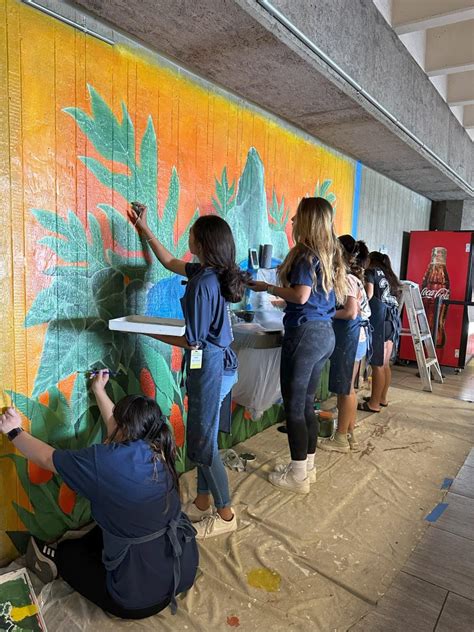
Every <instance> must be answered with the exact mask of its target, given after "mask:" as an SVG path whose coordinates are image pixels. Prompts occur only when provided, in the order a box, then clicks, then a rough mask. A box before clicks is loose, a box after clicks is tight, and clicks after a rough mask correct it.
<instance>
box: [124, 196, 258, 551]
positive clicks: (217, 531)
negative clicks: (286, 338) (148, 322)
mask: <svg viewBox="0 0 474 632" xmlns="http://www.w3.org/2000/svg"><path fill="white" fill-rule="evenodd" d="M137 208H138V213H137V212H136V210H135V209H137ZM131 219H132V221H133V222H134V224H135V225H136V226H137V228H138V230H139V231H140V233H141V234H142V236H143V237H144V239H146V241H147V242H148V244H149V246H150V248H151V249H152V251H153V253H154V254H155V256H156V257H157V258H158V260H159V261H160V263H161V264H162V265H164V266H165V268H167V269H168V270H170V271H171V272H174V273H175V274H180V275H182V276H186V277H187V278H188V283H187V286H186V291H185V293H184V296H183V298H182V299H181V306H182V308H183V314H184V319H185V324H186V331H185V334H184V336H153V337H154V338H156V339H158V340H161V341H162V342H165V343H167V344H170V345H174V346H177V347H181V348H183V349H184V350H185V363H186V388H187V393H188V418H187V427H186V439H187V451H188V457H189V458H190V459H191V461H194V462H195V463H196V464H197V466H198V467H197V470H198V475H197V496H196V498H195V500H194V501H192V502H190V503H188V504H187V505H186V508H185V511H186V513H187V514H188V515H189V517H190V519H191V520H192V521H193V522H194V523H195V525H194V526H195V527H196V530H197V538H202V539H204V538H208V537H212V536H217V535H221V534H224V533H229V532H231V531H235V530H236V529H237V519H236V517H235V512H234V511H233V509H232V507H231V498H230V493H229V482H228V478H227V472H226V470H225V468H224V465H223V464H222V460H221V458H220V455H219V450H218V445H217V436H218V432H219V430H222V431H224V432H230V407H228V414H227V415H222V414H221V407H222V404H223V402H224V400H229V398H230V392H231V389H232V386H233V385H234V384H235V382H236V381H237V357H236V355H235V353H234V352H233V351H232V349H231V346H230V345H231V344H232V342H233V336H232V327H231V322H230V310H229V303H236V302H239V301H240V300H242V297H243V295H244V291H245V285H244V284H245V283H246V282H247V281H248V280H249V278H250V277H249V276H248V275H247V274H245V273H243V272H242V271H241V270H240V269H239V268H238V266H237V265H236V263H235V243H234V238H233V236H232V231H231V230H230V227H229V225H228V224H227V222H225V221H224V220H223V219H222V218H221V217H218V216H217V215H204V216H202V217H200V218H199V219H197V221H196V222H195V223H194V224H193V226H192V228H191V231H190V233H189V250H190V252H191V254H193V255H195V256H196V257H197V258H198V260H199V263H186V262H185V261H182V260H180V259H175V258H174V257H173V256H172V255H171V253H170V252H168V250H166V248H165V247H164V246H163V244H161V243H160V242H159V241H158V239H157V238H156V237H155V235H154V234H153V233H152V232H151V230H150V228H149V226H148V224H147V221H146V208H145V207H144V206H142V205H134V208H133V210H132V212H131ZM192 352H193V354H192V355H191V353H192ZM211 495H212V498H213V500H214V507H215V511H214V510H213V508H212V506H211Z"/></svg>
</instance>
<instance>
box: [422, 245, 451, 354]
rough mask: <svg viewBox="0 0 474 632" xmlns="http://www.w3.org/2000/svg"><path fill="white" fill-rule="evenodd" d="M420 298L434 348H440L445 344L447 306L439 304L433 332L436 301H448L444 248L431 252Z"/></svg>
mask: <svg viewBox="0 0 474 632" xmlns="http://www.w3.org/2000/svg"><path fill="white" fill-rule="evenodd" d="M421 297H422V299H423V304H424V306H425V311H426V317H427V319H428V325H429V327H430V330H431V332H432V333H433V339H434V343H435V346H436V347H439V348H442V347H444V345H445V344H446V316H447V314H448V306H447V305H446V304H445V303H442V304H441V309H440V313H439V320H438V331H436V332H433V325H434V320H435V311H436V299H437V298H444V299H449V277H448V270H447V268H446V248H433V250H432V251H431V263H430V264H429V266H428V269H427V270H426V272H425V276H424V277H423V282H422V284H421Z"/></svg>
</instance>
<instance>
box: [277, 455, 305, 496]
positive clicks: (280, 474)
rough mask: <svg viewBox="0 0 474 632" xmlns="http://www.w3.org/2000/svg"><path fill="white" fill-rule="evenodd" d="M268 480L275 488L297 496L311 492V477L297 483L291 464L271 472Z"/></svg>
mask: <svg viewBox="0 0 474 632" xmlns="http://www.w3.org/2000/svg"><path fill="white" fill-rule="evenodd" d="M268 480H269V481H270V483H271V484H272V485H275V487H281V488H282V489H287V490H288V491H290V492H295V493H296V494H307V493H308V492H309V476H306V478H305V479H304V480H302V481H297V480H296V478H295V477H294V474H293V472H292V469H291V463H289V464H288V465H284V466H283V468H281V466H280V467H279V468H278V469H275V470H274V471H273V472H270V474H269V475H268Z"/></svg>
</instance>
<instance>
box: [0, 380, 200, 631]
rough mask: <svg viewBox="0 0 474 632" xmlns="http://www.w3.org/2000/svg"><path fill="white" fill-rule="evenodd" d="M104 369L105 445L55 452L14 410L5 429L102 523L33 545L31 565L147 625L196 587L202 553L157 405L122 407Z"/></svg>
mask: <svg viewBox="0 0 474 632" xmlns="http://www.w3.org/2000/svg"><path fill="white" fill-rule="evenodd" d="M107 380H108V374H107V372H105V371H101V372H100V373H99V375H98V376H97V377H96V378H95V379H94V382H93V384H92V390H93V391H94V393H95V396H96V399H97V404H98V406H99V410H100V412H101V415H102V419H103V420H104V422H105V424H106V427H107V435H108V438H107V442H106V443H105V444H101V445H93V446H91V447H89V448H84V449H82V450H55V449H54V448H52V447H51V446H49V445H48V444H46V443H44V442H43V441H40V440H39V439H36V438H35V437H32V436H31V435H30V434H28V433H27V432H23V431H22V429H21V418H20V416H19V414H18V413H17V412H16V411H15V409H13V408H9V409H7V411H6V412H5V413H4V414H3V415H0V432H2V433H3V434H6V435H7V436H8V438H9V439H10V440H11V441H12V442H13V444H14V446H15V448H17V450H19V451H20V452H22V453H23V454H24V455H25V456H26V458H27V459H29V460H30V461H32V462H33V463H36V464H37V465H39V466H40V467H43V468H45V469H47V470H50V471H51V472H54V473H57V474H60V476H61V477H62V478H63V479H64V481H65V482H66V483H67V485H69V487H71V489H73V490H75V491H76V492H78V493H79V494H81V495H82V496H84V497H85V498H87V499H88V500H90V502H91V509H92V515H93V517H94V519H95V520H96V522H97V525H98V526H96V527H94V528H93V529H92V530H91V531H89V533H88V534H87V535H85V536H83V537H82V538H79V539H75V540H65V541H63V542H60V543H59V544H58V545H57V547H56V546H55V545H49V546H48V545H46V544H44V543H40V542H39V541H37V540H35V539H33V538H32V539H31V540H30V543H29V546H28V552H27V566H28V567H29V568H30V569H31V570H32V571H33V572H34V573H36V574H37V575H38V576H39V577H40V579H42V580H43V581H45V582H47V581H52V580H53V579H55V577H57V575H58V574H59V575H60V576H61V577H62V578H63V579H64V580H65V581H67V582H68V584H70V586H72V588H74V589H75V590H77V592H79V593H80V594H81V595H83V596H84V597H86V598H87V599H89V600H90V601H92V602H93V603H95V604H96V605H97V606H99V607H100V608H102V609H103V610H105V611H106V612H109V613H110V614H113V615H115V616H117V617H120V618H122V619H142V618H145V617H149V616H151V615H154V614H156V613H158V612H160V611H161V610H163V609H164V608H165V607H166V606H167V605H168V604H171V609H172V611H173V612H175V610H176V599H175V598H176V595H177V594H178V593H180V592H183V591H185V590H188V589H189V588H191V586H192V585H193V582H194V578H195V576H196V570H197V565H198V551H197V545H196V541H195V530H194V529H193V527H192V525H191V523H190V522H189V520H188V518H187V516H186V515H185V514H183V513H182V512H181V503H180V499H179V492H178V477H177V474H176V470H175V465H174V459H175V445H174V440H173V435H172V431H171V430H170V429H169V428H168V426H167V424H166V420H165V419H164V417H163V416H162V414H161V411H160V408H159V406H158V404H157V403H156V402H155V401H154V400H152V399H150V398H148V397H143V396H141V395H129V396H127V397H124V398H123V399H122V400H121V401H120V402H118V403H117V404H116V405H115V407H114V405H113V403H112V401H111V400H110V399H109V397H108V396H107V394H106V392H105V385H106V383H107Z"/></svg>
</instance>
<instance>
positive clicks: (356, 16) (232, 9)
mask: <svg viewBox="0 0 474 632" xmlns="http://www.w3.org/2000/svg"><path fill="white" fill-rule="evenodd" d="M57 2H58V4H59V6H62V5H64V4H65V3H64V0H61V2H59V0H57ZM272 2H273V5H274V7H276V9H278V10H280V11H281V12H282V13H283V14H284V15H285V16H287V17H288V19H289V20H291V23H292V24H293V25H296V27H297V28H298V29H299V32H300V33H301V36H297V35H296V32H295V31H294V30H291V29H289V28H288V27H287V26H286V25H285V24H284V23H282V22H281V21H279V20H278V19H277V18H276V17H275V16H274V15H273V14H272V12H271V11H270V10H269V9H268V5H267V4H265V6H262V4H263V1H260V2H257V1H256V0H199V2H197V3H196V2H195V0H179V2H176V0H142V1H141V3H140V11H136V10H135V9H133V8H131V7H130V3H129V0H75V5H76V7H77V6H78V5H80V6H81V7H83V8H85V9H86V10H89V11H90V12H92V13H93V14H94V15H96V16H98V17H99V18H101V19H104V20H106V21H107V22H109V23H112V24H114V25H115V26H116V27H117V28H118V29H121V30H122V31H123V32H125V33H128V34H129V36H131V37H133V38H135V39H137V40H139V41H141V42H143V43H144V44H145V45H146V46H148V47H150V48H152V49H155V50H158V51H160V52H161V53H163V54H165V55H167V56H168V57H171V58H173V59H175V60H177V61H178V63H179V64H181V65H182V66H184V67H185V68H189V69H190V70H192V71H194V72H195V73H197V74H198V75H200V76H202V77H204V78H206V79H208V80H210V81H212V82H214V83H217V84H218V85H220V86H223V87H224V88H227V89H229V90H231V91H233V92H234V93H236V94H238V95H240V96H241V97H242V98H244V99H246V100H247V101H250V102H253V103H256V104H257V105H259V106H260V107H262V108H265V109H266V110H268V111H270V112H273V113H274V114H276V115H277V116H279V117H280V118H283V119H285V120H287V121H289V122H290V123H292V124H293V125H296V126H297V127H299V128H300V129H302V130H304V131H306V132H308V133H310V134H312V135H313V136H315V137H316V138H319V139H320V140H321V141H323V142H325V143H327V144H328V145H330V146H331V147H334V148H335V149H338V150H340V151H341V152H343V153H345V154H347V155H349V156H351V157H354V158H356V159H358V160H361V161H362V162H363V163H364V164H366V165H367V166H369V167H371V168H372V169H374V170H376V171H378V172H380V173H383V174H384V175H386V176H388V177H389V178H392V179H393V180H395V181H398V182H400V183H401V184H403V185H405V186H407V187H408V188H410V189H413V190H414V191H417V192H419V193H421V194H422V195H425V196H426V197H429V198H430V199H441V200H447V199H464V198H466V197H469V195H472V194H473V188H472V185H473V182H474V146H473V144H472V142H471V140H470V138H469V137H468V135H467V133H466V131H465V130H464V129H463V128H462V127H461V125H460V124H459V122H458V121H457V119H456V118H455V117H454V116H453V114H452V113H451V111H450V110H449V108H448V106H447V104H446V103H445V102H444V101H443V99H442V98H441V96H440V95H439V94H438V92H437V91H436V89H435V88H434V86H433V85H432V84H431V83H430V81H429V79H428V78H427V77H426V75H425V73H424V72H423V70H422V69H421V68H420V67H419V66H418V64H416V62H415V61H414V60H413V59H412V57H411V56H410V54H409V53H408V51H407V49H406V48H405V46H404V45H403V44H402V43H401V42H400V40H399V38H398V36H397V35H396V34H395V33H394V32H393V30H392V29H391V27H390V26H389V25H388V24H387V22H386V21H385V20H384V18H383V17H382V15H381V14H380V13H379V12H378V10H377V8H376V7H375V5H374V4H373V3H372V2H370V1H369V0H317V1H316V0H305V2H294V0H272ZM341 20H342V22H341ZM304 37H307V38H308V39H309V40H310V41H312V42H315V43H317V46H318V47H319V49H320V50H321V51H322V52H323V53H324V54H326V55H327V56H329V57H330V58H331V59H332V62H333V65H330V64H328V62H327V61H326V58H325V57H324V56H321V55H320V54H318V53H316V52H315V51H314V49H312V48H311V47H310V46H308V45H307V44H306V43H305V40H304ZM337 67H339V68H340V69H341V70H342V73H341V72H339V71H336V68H337ZM344 73H346V74H347V75H348V76H350V77H351V79H352V83H351V82H349V81H348V80H347V79H346V78H345V75H344ZM357 85H358V86H360V87H357ZM366 93H367V94H369V95H370V96H371V98H372V97H373V99H374V101H370V100H369V99H368V98H367V97H366V96H365V94H366ZM374 102H375V103H379V104H380V106H378V105H377V106H375V105H374ZM387 110H388V111H389V112H390V114H391V116H392V118H390V117H388V116H387V114H386V111H387ZM404 128H405V129H407V130H409V131H410V132H411V133H413V134H415V135H416V137H417V138H418V139H419V140H417V139H416V138H413V137H412V136H410V135H409V134H407V133H406V132H405V131H404ZM426 148H430V149H431V150H432V151H434V152H436V154H437V156H438V157H439V158H436V157H433V156H432V154H430V153H429V152H428V151H427V150H426ZM446 165H448V166H449V169H448V168H447V167H446ZM461 179H463V180H464V182H463V181H462V180H461Z"/></svg>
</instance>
